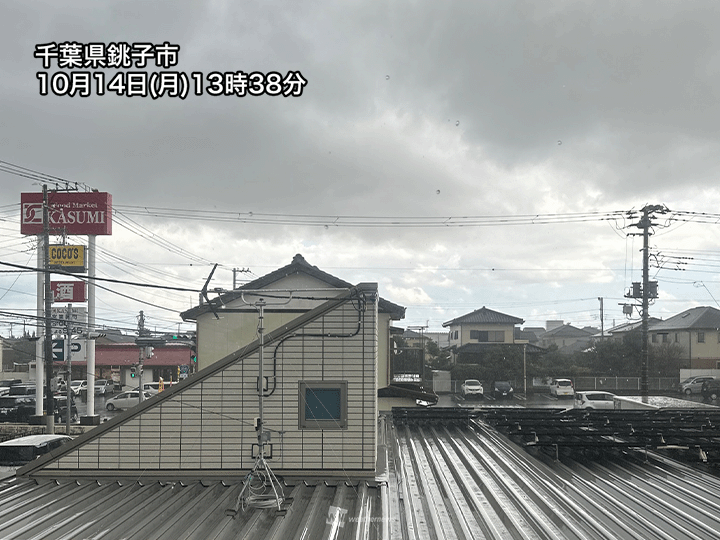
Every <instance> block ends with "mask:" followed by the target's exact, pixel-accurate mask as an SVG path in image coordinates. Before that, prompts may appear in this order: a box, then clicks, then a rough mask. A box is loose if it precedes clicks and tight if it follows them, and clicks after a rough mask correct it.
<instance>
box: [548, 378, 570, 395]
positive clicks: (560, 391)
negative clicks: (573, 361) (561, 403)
mask: <svg viewBox="0 0 720 540" xmlns="http://www.w3.org/2000/svg"><path fill="white" fill-rule="evenodd" d="M550 395H551V396H553V397H564V396H568V397H572V396H574V395H575V388H573V383H572V381H571V380H570V379H553V380H552V382H551V383H550Z"/></svg>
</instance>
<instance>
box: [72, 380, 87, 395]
mask: <svg viewBox="0 0 720 540" xmlns="http://www.w3.org/2000/svg"><path fill="white" fill-rule="evenodd" d="M70 390H72V393H73V394H74V395H75V396H79V395H80V392H82V391H83V390H87V381H86V380H84V379H83V380H75V381H70Z"/></svg>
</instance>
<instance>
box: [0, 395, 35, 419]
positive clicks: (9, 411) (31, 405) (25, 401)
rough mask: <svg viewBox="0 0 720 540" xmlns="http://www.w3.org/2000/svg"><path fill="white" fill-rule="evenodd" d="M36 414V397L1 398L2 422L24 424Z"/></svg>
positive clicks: (0, 413)
mask: <svg viewBox="0 0 720 540" xmlns="http://www.w3.org/2000/svg"><path fill="white" fill-rule="evenodd" d="M34 414H35V396H2V397H0V422H13V423H17V424H23V423H27V422H29V421H30V417H31V416H33V415H34Z"/></svg>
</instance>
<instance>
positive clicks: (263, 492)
mask: <svg viewBox="0 0 720 540" xmlns="http://www.w3.org/2000/svg"><path fill="white" fill-rule="evenodd" d="M246 292H247V293H249V292H250V291H244V292H243V293H242V294H241V296H240V298H241V300H242V301H243V303H245V304H246V305H248V306H255V308H256V309H257V310H258V334H259V336H260V349H259V358H258V378H257V390H258V408H259V414H260V416H259V417H258V418H256V419H255V431H257V434H258V435H257V440H258V442H257V447H258V453H257V456H255V465H254V466H253V468H252V470H251V471H250V472H249V473H248V474H247V475H246V476H245V483H244V484H243V488H242V490H241V491H240V494H239V495H238V498H237V501H236V502H235V508H232V509H230V508H228V509H227V510H226V511H225V514H226V515H228V516H233V518H234V517H236V516H237V514H238V511H239V510H240V508H242V510H243V511H245V508H248V507H251V508H272V507H273V506H276V507H277V509H278V511H280V510H281V509H282V508H281V505H282V503H283V502H284V501H285V496H284V493H283V489H282V485H280V482H279V481H278V479H277V477H276V476H275V474H274V473H273V472H272V470H271V469H270V465H268V463H267V461H266V460H265V457H266V456H269V457H272V444H270V431H268V430H265V429H263V428H264V424H263V398H264V397H266V396H265V392H266V390H267V389H268V388H269V387H270V385H269V384H267V385H266V384H265V376H264V375H263V363H264V355H263V349H264V346H265V334H264V332H265V326H264V319H265V306H267V305H268V303H267V302H266V301H265V300H264V299H263V298H260V299H259V300H257V301H256V302H253V303H251V302H248V301H247V300H245V293H246ZM255 294H257V293H255ZM292 299H293V297H292V292H291V293H290V295H289V296H288V298H287V300H284V301H278V302H272V303H271V305H273V306H281V305H286V304H289V303H290V301H291V300H292Z"/></svg>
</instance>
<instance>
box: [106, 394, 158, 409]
mask: <svg viewBox="0 0 720 540" xmlns="http://www.w3.org/2000/svg"><path fill="white" fill-rule="evenodd" d="M151 397H152V396H151V395H150V393H149V392H145V394H144V398H145V399H150V398H151ZM138 403H140V392H138V391H137V390H130V391H129V392H123V393H122V394H118V395H117V396H114V397H111V398H110V399H108V400H107V403H105V408H106V409H107V410H108V411H114V410H115V409H129V408H130V407H134V406H135V405H137V404H138Z"/></svg>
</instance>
